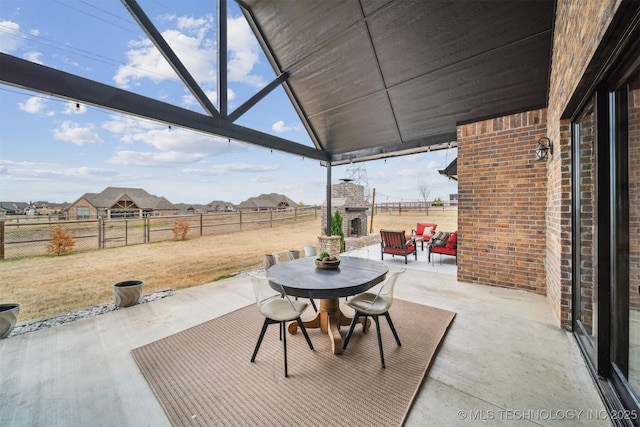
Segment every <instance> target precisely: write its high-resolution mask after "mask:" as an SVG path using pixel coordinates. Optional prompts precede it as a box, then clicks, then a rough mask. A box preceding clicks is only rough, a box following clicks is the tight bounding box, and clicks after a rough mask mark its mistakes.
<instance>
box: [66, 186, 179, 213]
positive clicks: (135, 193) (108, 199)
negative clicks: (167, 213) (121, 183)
mask: <svg viewBox="0 0 640 427" xmlns="http://www.w3.org/2000/svg"><path fill="white" fill-rule="evenodd" d="M82 198H84V199H85V200H87V201H88V202H89V203H91V204H92V205H93V206H94V207H95V208H97V209H100V208H102V209H109V208H111V207H113V206H114V205H115V204H117V203H118V202H119V201H121V200H130V201H132V202H133V203H135V205H136V206H137V207H138V208H140V209H145V210H172V209H177V207H176V206H175V205H174V204H173V203H171V202H170V201H169V200H167V199H166V198H164V197H158V196H154V195H153V194H149V193H147V192H146V191H145V190H143V189H142V188H123V187H107V188H105V189H104V190H103V191H102V192H100V193H85V194H84V195H83V196H82V197H81V198H80V199H82ZM80 199H78V200H80ZM78 200H76V201H75V202H74V203H73V204H74V205H75V204H76V203H77V202H78Z"/></svg>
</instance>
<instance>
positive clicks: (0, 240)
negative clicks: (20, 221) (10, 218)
mask: <svg viewBox="0 0 640 427" xmlns="http://www.w3.org/2000/svg"><path fill="white" fill-rule="evenodd" d="M0 259H4V220H2V221H0Z"/></svg>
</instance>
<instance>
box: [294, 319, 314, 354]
mask: <svg viewBox="0 0 640 427" xmlns="http://www.w3.org/2000/svg"><path fill="white" fill-rule="evenodd" d="M296 322H298V326H299V327H300V330H301V331H302V334H303V335H304V337H305V339H306V340H307V344H309V348H310V349H311V350H313V344H311V338H309V334H308V333H307V328H305V327H304V323H302V319H301V318H299V317H298V318H297V319H296Z"/></svg>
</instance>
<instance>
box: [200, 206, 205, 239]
mask: <svg viewBox="0 0 640 427" xmlns="http://www.w3.org/2000/svg"><path fill="white" fill-rule="evenodd" d="M203 228H204V225H203V217H202V212H200V237H202V232H203Z"/></svg>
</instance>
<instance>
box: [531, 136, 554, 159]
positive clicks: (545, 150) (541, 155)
mask: <svg viewBox="0 0 640 427" xmlns="http://www.w3.org/2000/svg"><path fill="white" fill-rule="evenodd" d="M545 141H546V143H547V145H544V143H545ZM535 153H536V160H547V157H548V156H549V154H553V142H551V140H550V139H549V138H547V137H546V136H544V137H542V138H540V139H539V140H538V146H537V147H536V151H535Z"/></svg>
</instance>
